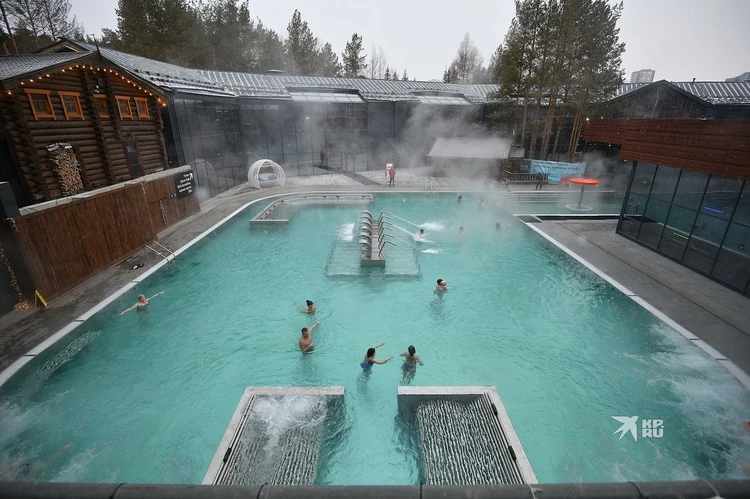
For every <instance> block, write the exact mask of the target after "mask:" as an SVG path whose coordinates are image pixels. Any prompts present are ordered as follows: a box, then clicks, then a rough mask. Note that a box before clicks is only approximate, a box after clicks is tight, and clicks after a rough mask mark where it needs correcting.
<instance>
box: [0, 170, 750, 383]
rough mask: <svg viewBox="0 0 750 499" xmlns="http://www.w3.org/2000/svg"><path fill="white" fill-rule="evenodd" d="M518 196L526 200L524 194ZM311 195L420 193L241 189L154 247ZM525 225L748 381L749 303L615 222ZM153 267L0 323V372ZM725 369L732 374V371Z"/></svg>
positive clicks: (125, 272) (137, 258) (122, 270)
mask: <svg viewBox="0 0 750 499" xmlns="http://www.w3.org/2000/svg"><path fill="white" fill-rule="evenodd" d="M397 180H398V178H397ZM532 187H533V186H532ZM446 190H448V191H465V190H467V189H466V186H460V185H456V188H455V189H446ZM521 190H522V191H527V190H528V191H530V192H533V189H532V188H529V187H528V186H526V187H525V188H523V189H521ZM313 191H318V192H320V191H334V192H347V191H348V192H378V191H382V192H394V191H413V192H424V185H423V184H421V183H416V182H415V183H414V184H412V185H400V186H397V187H396V188H395V189H394V188H389V187H387V186H385V185H360V186H351V185H346V186H344V185H342V186H341V187H340V188H335V187H332V186H330V185H324V186H312V185H304V186H285V187H274V188H268V189H263V190H262V191H256V190H251V189H249V188H248V187H247V186H245V185H243V186H240V187H237V188H235V189H233V190H231V191H227V192H225V193H223V194H220V195H219V196H216V197H214V198H210V199H207V200H204V201H203V202H202V203H201V211H200V212H199V213H197V214H195V215H193V216H192V217H189V218H187V219H185V220H182V221H180V222H178V223H176V224H175V225H173V226H171V227H169V228H168V229H166V230H164V231H163V232H161V233H160V234H159V242H160V243H161V244H163V245H165V246H166V247H167V248H169V249H170V250H173V251H175V250H177V249H179V248H181V247H183V246H185V245H186V244H188V243H189V242H190V241H192V240H194V239H195V238H196V237H198V236H200V235H201V234H203V233H204V232H205V231H207V230H208V229H210V228H211V227H213V226H214V225H216V224H217V223H219V222H220V221H221V220H223V219H224V218H226V217H227V216H229V215H230V214H232V213H233V212H235V211H236V210H238V209H239V208H241V207H243V206H244V205H246V204H247V203H249V202H251V201H255V200H258V199H261V198H265V197H268V196H275V195H279V194H291V193H299V192H313ZM514 191H517V189H514ZM498 192H499V191H498ZM488 194H490V193H489V192H488ZM529 225H531V226H534V227H536V228H537V229H538V230H539V231H541V232H542V233H544V234H546V235H547V236H548V237H550V238H551V239H553V240H554V241H556V242H558V243H559V244H561V245H563V246H565V247H566V248H567V249H568V250H570V251H572V252H573V253H575V254H576V255H578V256H579V257H580V258H582V259H584V260H586V261H588V262H590V263H591V264H592V265H594V266H596V267H597V268H598V269H600V271H601V272H603V273H604V274H606V275H608V276H610V277H611V278H612V279H614V280H616V281H618V282H619V283H620V284H621V285H622V286H624V287H625V288H628V290H631V291H632V295H631V296H633V295H637V296H634V299H636V301H638V300H641V302H647V303H649V304H651V306H652V308H654V309H656V310H658V311H660V312H661V313H662V314H663V315H665V316H667V317H668V318H670V319H672V320H673V321H674V322H676V323H677V324H678V325H680V326H682V327H684V328H685V329H687V330H689V331H691V332H692V333H694V334H695V335H696V336H697V337H698V338H700V340H703V341H704V342H705V343H706V344H707V345H710V347H713V348H714V349H716V350H718V352H721V354H720V355H719V356H718V358H724V357H723V356H724V355H725V356H726V357H725V358H726V359H729V360H730V361H732V362H734V364H736V365H737V366H739V367H740V368H741V369H742V370H744V373H743V372H735V374H736V375H737V376H738V377H739V378H742V376H743V375H744V377H745V379H748V378H747V375H746V374H745V373H748V372H750V320H748V319H749V318H750V313H749V312H748V310H750V299H748V298H745V297H743V296H742V295H740V294H739V293H736V292H734V291H731V290H729V289H727V288H725V287H723V286H721V285H719V284H718V283H716V282H713V281H711V280H710V279H707V278H705V277H703V276H701V275H699V274H697V273H695V272H693V271H691V270H689V269H687V268H685V267H682V266H681V265H679V264H677V263H675V262H672V261H671V260H668V259H667V258H664V257H662V256H660V255H657V254H656V253H654V252H652V251H650V250H647V249H646V248H643V247H641V246H640V245H638V244H636V243H634V242H632V241H629V240H627V239H625V238H624V237H622V236H619V235H617V234H615V232H614V228H615V225H616V221H615V220H607V221H597V220H586V221H583V220H582V221H574V220H568V221H554V222H550V221H546V222H542V223H535V224H529ZM139 263H144V266H143V267H141V268H139V269H137V270H130V269H131V268H132V267H133V266H134V265H136V264H139ZM157 263H158V262H156V261H155V259H154V258H153V257H151V262H150V263H147V262H146V259H145V257H144V253H143V252H142V251H139V252H136V253H135V254H133V255H131V256H130V257H128V258H126V259H125V260H123V261H122V262H120V263H118V264H116V265H114V266H112V267H110V268H109V269H107V270H105V271H103V272H101V273H99V274H97V275H96V276H94V277H92V278H91V279H89V280H88V281H86V282H84V283H83V284H81V285H79V286H78V287H76V288H75V289H73V290H71V291H69V292H67V293H65V294H64V295H62V296H60V297H58V298H57V299H55V300H54V301H53V302H51V303H50V307H49V308H48V309H32V310H29V311H26V312H16V313H10V314H6V315H5V316H2V317H0V331H2V333H0V372H2V371H3V370H4V369H6V368H7V367H8V366H10V365H11V364H12V363H14V362H15V361H17V360H18V359H20V358H22V357H25V356H26V354H27V353H28V352H29V351H30V350H32V349H34V348H35V347H37V346H38V345H40V344H41V343H43V342H44V341H45V340H47V339H48V338H50V337H52V336H53V335H55V334H56V333H57V332H58V331H60V330H61V329H63V328H64V327H66V326H68V325H69V324H71V322H72V321H75V320H76V319H77V318H79V317H81V316H82V315H83V314H86V313H87V312H88V311H89V310H91V309H92V307H94V306H95V305H97V304H98V303H100V302H101V301H102V300H104V299H106V298H107V297H109V296H110V295H112V294H113V293H115V292H117V291H118V290H120V289H121V288H123V287H124V286H127V285H129V284H130V283H132V282H133V281H134V280H137V279H138V278H139V276H141V275H143V274H145V273H146V272H147V271H149V270H150V269H152V268H153V267H154V266H155V265H156V264H157ZM134 301H135V298H134ZM84 327H85V326H84ZM715 357H716V356H715ZM31 358H33V355H31V356H28V359H29V360H30V359H31ZM719 362H722V361H721V360H719ZM727 364H728V363H727V362H725V365H727ZM729 364H730V363H729ZM727 367H728V368H729V369H730V370H732V367H733V366H732V365H728V366H727ZM735 369H736V368H735ZM8 374H9V373H8ZM1 378H3V376H2V375H0V379H1ZM1 383H2V381H1V380H0V384H1ZM749 388H750V386H749Z"/></svg>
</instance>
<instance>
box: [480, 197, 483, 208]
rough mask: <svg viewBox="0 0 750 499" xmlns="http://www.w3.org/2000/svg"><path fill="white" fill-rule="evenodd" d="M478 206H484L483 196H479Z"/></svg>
mask: <svg viewBox="0 0 750 499" xmlns="http://www.w3.org/2000/svg"><path fill="white" fill-rule="evenodd" d="M479 207H480V208H484V198H479Z"/></svg>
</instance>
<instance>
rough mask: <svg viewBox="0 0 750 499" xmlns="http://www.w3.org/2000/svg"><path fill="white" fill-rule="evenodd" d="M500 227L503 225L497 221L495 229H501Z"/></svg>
mask: <svg viewBox="0 0 750 499" xmlns="http://www.w3.org/2000/svg"><path fill="white" fill-rule="evenodd" d="M502 228H503V226H502V225H500V222H497V223H496V224H495V230H502Z"/></svg>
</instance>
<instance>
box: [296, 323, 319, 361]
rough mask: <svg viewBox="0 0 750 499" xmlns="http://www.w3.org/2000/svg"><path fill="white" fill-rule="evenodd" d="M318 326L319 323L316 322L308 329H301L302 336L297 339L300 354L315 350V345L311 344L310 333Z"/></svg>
mask: <svg viewBox="0 0 750 499" xmlns="http://www.w3.org/2000/svg"><path fill="white" fill-rule="evenodd" d="M319 325H320V321H318V322H316V323H315V324H313V325H312V326H310V327H309V328H306V327H303V328H302V336H300V339H299V349H300V351H301V352H302V353H307V352H312V351H313V349H314V348H315V345H313V342H312V332H313V331H315V328H316V327H318V326H319Z"/></svg>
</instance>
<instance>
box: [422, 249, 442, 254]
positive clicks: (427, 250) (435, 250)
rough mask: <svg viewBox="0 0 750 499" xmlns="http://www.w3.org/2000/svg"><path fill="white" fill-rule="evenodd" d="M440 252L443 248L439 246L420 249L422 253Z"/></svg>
mask: <svg viewBox="0 0 750 499" xmlns="http://www.w3.org/2000/svg"><path fill="white" fill-rule="evenodd" d="M442 252H443V250H441V249H440V248H428V249H426V250H422V253H431V254H433V255H439V254H440V253H442Z"/></svg>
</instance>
